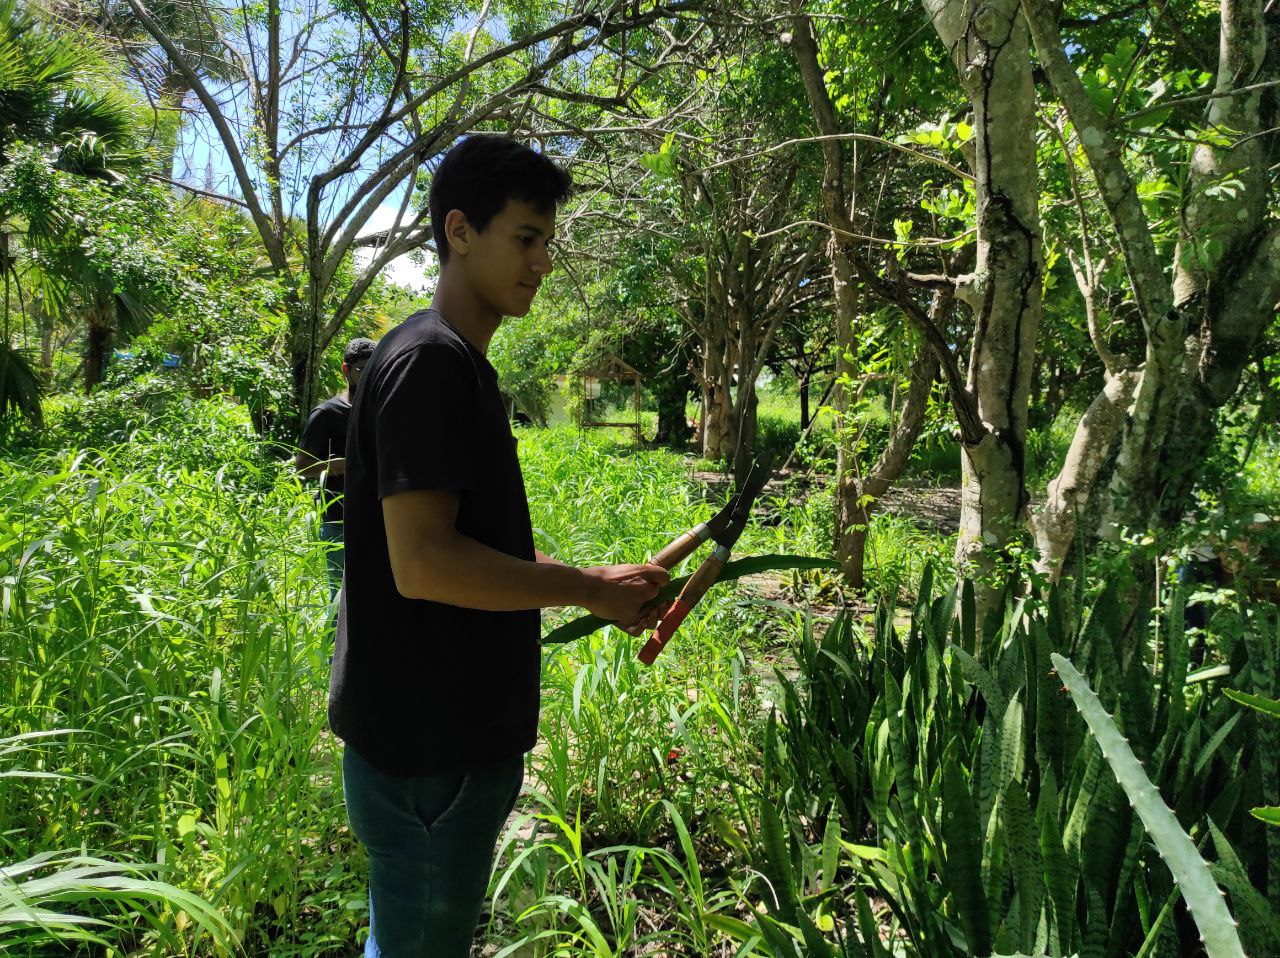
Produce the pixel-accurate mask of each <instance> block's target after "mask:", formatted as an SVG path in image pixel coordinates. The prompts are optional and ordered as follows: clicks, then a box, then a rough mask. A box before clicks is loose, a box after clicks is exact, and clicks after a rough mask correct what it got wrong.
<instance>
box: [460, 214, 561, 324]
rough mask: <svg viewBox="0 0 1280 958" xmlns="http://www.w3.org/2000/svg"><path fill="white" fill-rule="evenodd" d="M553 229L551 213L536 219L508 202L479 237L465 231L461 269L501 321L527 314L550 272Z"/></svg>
mask: <svg viewBox="0 0 1280 958" xmlns="http://www.w3.org/2000/svg"><path fill="white" fill-rule="evenodd" d="M555 229H556V216H555V212H554V211H552V212H550V213H539V212H538V211H537V210H536V209H534V208H533V207H532V206H530V205H529V204H528V203H526V202H524V201H523V200H508V201H507V205H506V206H505V207H503V208H502V211H501V212H499V213H498V215H497V216H495V217H494V218H493V219H492V220H490V221H489V225H488V226H487V227H486V228H485V229H484V231H483V232H476V231H475V230H469V233H470V235H469V242H468V244H467V251H466V257H465V265H464V268H465V269H466V273H467V277H468V279H469V280H470V282H471V285H472V287H473V288H474V289H475V290H476V292H477V293H478V294H479V296H480V298H481V300H482V301H484V303H485V304H486V305H487V306H489V307H490V308H491V309H493V310H495V311H496V312H497V313H499V314H500V315H502V316H524V315H525V314H526V313H528V312H529V307H530V306H531V305H532V304H533V297H534V296H535V295H536V294H537V292H538V287H539V286H540V285H541V284H542V280H543V278H544V277H546V275H547V274H548V273H550V272H551V268H552V265H551V253H550V251H549V249H548V244H549V243H550V242H551V240H552V239H553V238H554V235H555ZM454 253H455V254H456V250H455V251H454Z"/></svg>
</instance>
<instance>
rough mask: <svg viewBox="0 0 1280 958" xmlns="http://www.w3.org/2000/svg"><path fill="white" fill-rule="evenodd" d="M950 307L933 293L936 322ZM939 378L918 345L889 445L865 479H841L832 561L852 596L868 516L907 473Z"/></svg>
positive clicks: (851, 475)
mask: <svg viewBox="0 0 1280 958" xmlns="http://www.w3.org/2000/svg"><path fill="white" fill-rule="evenodd" d="M953 303H954V300H953V297H952V296H951V294H950V292H949V291H940V292H938V293H936V294H935V295H934V301H933V304H932V307H931V311H932V312H933V314H934V317H935V320H938V321H941V322H943V323H946V322H947V314H948V313H949V312H950V311H951V309H952V307H953ZM937 375H938V357H937V356H936V355H935V354H934V352H933V350H931V349H930V348H929V347H928V345H927V344H921V346H920V348H919V350H918V351H917V352H916V355H915V358H914V359H913V360H912V362H911V368H910V385H909V386H908V387H907V395H906V398H905V399H904V400H903V403H902V413H901V415H900V416H899V417H898V424H897V425H896V426H895V427H894V430H893V433H892V435H890V437H889V441H888V443H887V444H886V445H885V447H884V449H882V450H881V452H880V455H879V456H878V457H877V458H876V461H875V464H874V465H872V467H871V469H870V470H868V472H867V474H866V476H865V478H862V479H859V477H858V476H857V474H856V470H849V472H848V473H847V474H843V475H842V476H841V478H840V485H839V487H838V492H837V501H836V515H837V516H838V517H839V523H838V526H837V529H838V533H837V540H838V541H837V548H836V558H837V559H838V560H839V562H840V567H841V569H842V570H843V572H844V578H845V581H846V582H847V583H848V584H849V587H850V588H851V589H854V590H856V591H862V590H863V589H864V588H865V584H866V580H865V575H866V568H865V565H866V548H867V535H868V533H869V532H870V531H871V513H872V511H873V510H874V509H875V504H876V500H877V499H879V498H880V497H881V496H883V495H884V494H885V493H886V492H887V491H888V490H889V488H890V486H892V485H893V484H894V483H895V482H896V481H897V479H898V477H899V476H900V475H902V470H903V469H904V468H906V465H907V460H908V459H909V458H910V457H911V450H912V449H913V448H914V447H915V444H916V439H917V438H918V437H919V435H920V429H921V427H922V426H923V425H924V417H925V412H926V410H927V409H928V408H929V393H930V391H931V390H932V388H933V381H934V379H935V378H937Z"/></svg>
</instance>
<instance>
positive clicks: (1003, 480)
mask: <svg viewBox="0 0 1280 958" xmlns="http://www.w3.org/2000/svg"><path fill="white" fill-rule="evenodd" d="M924 5H925V8H926V10H927V11H928V13H929V14H930V19H931V20H932V22H933V24H934V27H935V28H936V30H937V32H938V36H939V37H940V38H941V39H942V41H943V43H944V44H945V45H946V47H947V49H948V50H949V51H950V53H951V56H952V60H953V62H954V63H955V66H956V70H957V72H958V73H959V76H960V81H961V83H962V84H963V85H964V87H965V90H966V92H967V93H968V94H969V99H970V102H971V104H972V106H973V117H974V122H973V127H974V157H975V163H974V189H975V194H976V213H977V261H976V263H975V267H974V273H973V276H972V281H971V282H968V283H964V284H961V286H960V287H959V288H958V289H957V296H958V297H960V298H962V299H964V300H965V301H966V302H967V303H969V305H971V306H972V307H973V310H974V335H973V345H972V350H971V354H970V360H969V373H968V388H969V391H970V392H971V393H972V395H973V396H974V398H975V399H976V401H977V412H978V419H979V421H980V422H981V423H982V424H983V428H984V430H985V435H982V436H980V437H972V438H969V439H967V440H966V442H964V443H963V444H962V452H963V456H962V468H963V476H962V481H963V489H962V493H961V515H960V535H959V541H958V542H957V545H956V559H957V562H958V563H959V565H960V567H961V568H962V569H965V570H967V574H969V575H971V576H973V577H974V578H975V579H976V580H977V582H976V585H977V588H976V589H975V595H976V596H977V599H978V621H979V622H982V621H983V619H984V617H985V615H984V612H985V609H986V607H987V606H989V605H990V603H991V602H992V601H994V599H995V596H996V592H995V590H994V588H992V587H989V586H987V585H985V584H984V583H985V582H986V581H987V576H986V574H987V573H990V572H991V571H993V570H994V568H995V566H996V564H997V558H998V557H999V556H1000V555H1001V554H1002V553H1003V552H1004V550H1005V547H1006V546H1007V545H1008V544H1009V542H1010V540H1011V539H1012V538H1013V537H1014V536H1015V535H1016V534H1017V533H1018V531H1019V528H1020V527H1021V525H1022V523H1023V521H1024V519H1025V513H1026V505H1027V491H1026V461H1025V452H1026V434H1027V405H1028V399H1029V395H1030V388H1031V374H1032V370H1033V364H1034V357H1035V342H1036V335H1037V333H1038V331H1039V325H1040V311H1041V279H1040V275H1041V260H1040V220H1039V209H1038V197H1039V193H1038V185H1037V172H1036V143H1035V132H1036V96H1035V88H1034V86H1033V84H1032V80H1031V58H1030V47H1029V42H1030V38H1029V34H1028V31H1027V26H1026V22H1025V21H1024V20H1023V18H1022V16H1021V13H1020V10H1019V6H1018V2H1017V0H993V2H988V3H984V4H981V5H976V6H975V5H970V4H967V3H964V2H963V0H924Z"/></svg>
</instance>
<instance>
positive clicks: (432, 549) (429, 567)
mask: <svg viewBox="0 0 1280 958" xmlns="http://www.w3.org/2000/svg"><path fill="white" fill-rule="evenodd" d="M406 558H407V559H408V561H406V562H403V563H397V562H394V561H393V563H392V568H393V570H395V579H396V588H397V589H398V590H399V591H400V594H401V595H404V596H405V597H407V598H410V599H428V600H430V601H432V602H443V603H446V604H448V605H456V606H461V607H463V608H467V609H484V610H486V611H489V612H511V611H516V610H519V609H543V608H550V607H552V606H562V605H580V606H585V605H586V604H588V602H590V596H591V589H592V587H593V586H592V582H591V580H590V579H589V577H588V576H586V575H584V574H583V572H582V570H581V569H576V568H574V567H573V566H567V565H564V564H562V563H559V562H556V561H554V560H552V561H547V562H544V561H541V560H542V559H544V558H549V557H546V556H544V555H542V554H539V561H535V562H529V561H527V560H525V559H517V558H516V557H514V556H510V555H507V554H506V553H505V552H499V551H498V550H497V549H491V548H489V547H488V546H486V545H482V544H481V543H479V542H476V541H475V540H474V539H472V538H469V537H468V536H464V535H462V534H461V533H455V534H454V535H452V536H450V537H448V538H446V539H442V540H439V541H435V540H433V541H424V542H421V543H420V544H419V545H418V547H417V549H416V550H415V554H414V555H413V556H411V557H406Z"/></svg>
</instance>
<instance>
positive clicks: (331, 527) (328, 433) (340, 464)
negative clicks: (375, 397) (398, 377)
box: [294, 338, 377, 603]
mask: <svg viewBox="0 0 1280 958" xmlns="http://www.w3.org/2000/svg"><path fill="white" fill-rule="evenodd" d="M376 345H377V344H376V343H374V341H373V340H372V339H364V338H360V339H353V340H351V342H349V343H347V348H346V349H345V350H344V351H343V353H342V376H343V378H344V379H346V381H347V388H346V389H345V390H343V391H342V392H340V393H338V395H336V396H333V397H331V398H329V399H326V400H325V401H324V402H322V403H320V405H318V406H316V408H315V409H313V410H311V415H310V416H309V417H308V418H307V426H306V428H305V429H304V430H303V431H302V441H301V442H299V443H298V455H297V456H296V457H295V459H294V465H296V466H297V468H298V472H299V474H300V475H302V477H303V478H305V479H320V478H321V477H323V481H322V482H321V484H320V490H319V492H318V493H317V495H318V497H319V499H320V505H321V509H322V513H323V514H322V517H321V522H320V538H321V539H323V540H324V541H325V542H328V543H329V544H330V545H331V546H333V548H331V549H330V550H329V554H328V556H327V559H328V564H329V602H330V603H332V602H333V600H334V598H336V597H337V594H338V590H339V589H340V588H341V587H342V569H343V565H344V558H345V550H344V548H343V535H342V493H343V485H344V481H345V480H344V477H345V475H346V471H347V469H346V466H347V459H346V454H347V424H348V423H349V422H350V421H351V403H352V402H353V401H354V400H355V395H356V386H358V385H359V384H360V374H361V373H362V372H364V366H365V363H367V362H368V361H369V357H370V356H372V355H373V349H374V346H376Z"/></svg>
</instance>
